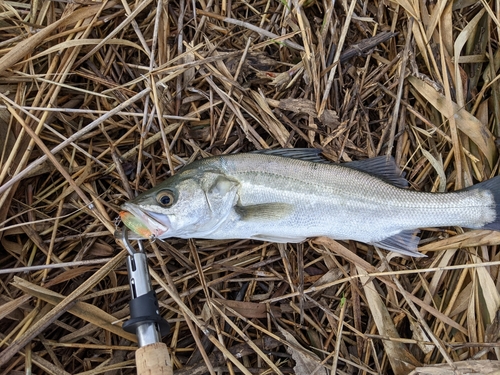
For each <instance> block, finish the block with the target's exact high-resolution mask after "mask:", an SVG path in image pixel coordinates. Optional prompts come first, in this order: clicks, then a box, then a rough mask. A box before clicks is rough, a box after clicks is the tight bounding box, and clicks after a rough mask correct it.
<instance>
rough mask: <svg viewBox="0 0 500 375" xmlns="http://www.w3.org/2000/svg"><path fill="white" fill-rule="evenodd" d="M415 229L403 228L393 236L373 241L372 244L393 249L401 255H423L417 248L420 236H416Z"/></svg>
mask: <svg viewBox="0 0 500 375" xmlns="http://www.w3.org/2000/svg"><path fill="white" fill-rule="evenodd" d="M417 232H418V231H416V230H404V231H402V232H400V233H398V234H396V235H394V236H391V237H388V238H385V239H383V240H382V241H379V242H375V243H373V245H375V246H379V247H381V248H383V249H386V250H389V251H394V252H396V253H400V254H403V255H409V256H412V257H424V256H425V255H423V254H420V253H419V252H418V250H417V247H418V242H419V241H420V238H419V237H418V236H417Z"/></svg>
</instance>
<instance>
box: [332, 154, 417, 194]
mask: <svg viewBox="0 0 500 375" xmlns="http://www.w3.org/2000/svg"><path fill="white" fill-rule="evenodd" d="M341 165H342V166H343V167H347V168H351V169H356V170H357V171H361V172H365V173H368V174H371V175H372V176H376V177H378V178H380V179H382V180H384V181H386V182H388V183H390V184H392V185H394V186H397V187H400V188H406V187H408V181H407V180H406V179H405V178H404V174H403V172H402V171H401V169H399V167H398V166H397V165H396V162H395V161H394V158H393V157H392V156H391V157H390V158H389V159H388V158H387V157H386V156H377V157H376V158H371V159H365V160H357V161H351V162H349V163H342V164H341Z"/></svg>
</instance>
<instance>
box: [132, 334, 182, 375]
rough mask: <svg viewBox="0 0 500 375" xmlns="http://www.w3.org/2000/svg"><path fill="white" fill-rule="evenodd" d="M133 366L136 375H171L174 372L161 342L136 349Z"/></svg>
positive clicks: (168, 355)
mask: <svg viewBox="0 0 500 375" xmlns="http://www.w3.org/2000/svg"><path fill="white" fill-rule="evenodd" d="M135 364H136V366H137V375H172V374H173V372H174V369H173V367H172V361H171V360H170V354H169V352H168V348H167V345H165V344H164V343H162V342H158V343H155V344H150V345H147V346H143V347H142V348H139V349H137V350H136V352H135Z"/></svg>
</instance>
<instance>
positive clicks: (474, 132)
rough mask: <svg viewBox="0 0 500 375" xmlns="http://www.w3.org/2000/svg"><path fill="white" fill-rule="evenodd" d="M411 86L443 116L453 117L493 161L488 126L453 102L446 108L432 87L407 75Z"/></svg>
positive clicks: (491, 142) (492, 147)
mask: <svg viewBox="0 0 500 375" xmlns="http://www.w3.org/2000/svg"><path fill="white" fill-rule="evenodd" d="M408 80H409V82H410V83H411V84H412V86H413V87H414V88H415V89H416V90H417V91H418V92H419V93H420V95H422V96H423V97H424V98H425V99H426V100H427V101H429V103H430V104H432V105H433V106H434V107H435V108H436V109H437V110H438V111H439V112H441V114H442V115H443V116H444V117H445V118H450V117H451V116H454V117H455V121H456V124H457V127H458V128H459V129H460V130H461V131H462V132H463V133H464V134H466V135H467V136H468V137H469V138H470V139H471V140H472V141H473V142H474V143H475V144H476V145H477V147H478V149H479V150H481V152H482V153H483V154H484V155H485V156H486V158H487V159H488V162H489V163H490V166H493V164H494V163H495V156H496V155H497V149H496V146H495V139H494V137H493V135H492V134H491V132H490V131H489V129H488V128H486V127H485V126H484V125H483V124H482V123H481V122H480V121H479V120H478V119H477V118H475V117H474V116H473V115H472V114H470V112H468V111H466V110H465V109H464V108H460V107H459V106H458V105H457V104H456V103H453V108H448V106H447V100H446V98H445V97H444V95H442V94H440V93H439V92H437V91H436V90H434V88H433V87H432V86H430V85H428V84H427V83H425V82H424V81H422V80H420V79H418V78H415V77H408Z"/></svg>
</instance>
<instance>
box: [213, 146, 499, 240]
mask: <svg viewBox="0 0 500 375" xmlns="http://www.w3.org/2000/svg"><path fill="white" fill-rule="evenodd" d="M255 159H256V160H255V161H254V160H252V161H251V162H249V161H248V158H245V157H234V158H231V159H225V160H224V159H223V160H224V161H226V162H225V163H221V167H222V169H223V171H224V173H226V174H227V175H228V176H232V177H234V178H236V179H237V180H239V181H241V183H242V189H241V192H240V195H239V196H240V200H241V203H242V204H243V205H244V206H246V205H254V204H265V203H270V202H284V203H287V202H295V204H296V208H295V210H294V212H293V214H292V215H290V216H288V217H287V218H285V219H284V220H277V221H275V222H274V223H273V222H270V223H268V224H269V225H272V224H274V225H276V226H278V227H279V230H280V232H281V233H283V234H284V233H287V234H289V235H292V234H295V233H297V228H301V229H303V230H304V232H303V233H305V234H306V237H314V236H320V235H326V236H329V237H332V238H336V239H340V240H342V239H351V238H353V236H356V237H358V238H359V240H360V241H363V242H377V240H380V239H382V238H384V237H385V234H386V233H387V232H390V233H397V232H399V231H400V230H405V229H415V228H418V227H433V226H469V227H470V226H471V225H472V226H473V227H481V226H483V225H484V224H486V223H487V222H489V221H491V220H493V219H494V218H495V216H494V215H495V212H494V209H491V208H489V207H491V205H492V203H493V198H492V195H491V194H489V193H486V194H485V193H484V192H481V191H464V192H460V193H453V194H451V195H450V194H431V193H419V192H414V191H410V190H403V189H400V188H397V187H395V186H392V185H390V184H388V183H386V182H384V181H382V180H380V179H378V178H376V177H374V176H370V175H368V176H367V174H366V173H362V172H359V171H357V170H352V169H349V168H346V167H342V166H341V165H333V164H319V163H310V162H304V161H301V160H296V159H290V160H289V161H288V162H287V163H283V162H282V161H281V160H273V161H271V162H269V158H268V157H267V155H258V154H257V155H256V158H255ZM254 162H255V163H254ZM256 164H257V165H259V164H260V165H262V164H265V165H266V168H265V170H261V169H257V168H255V165H256ZM270 181H272V182H273V183H272V184H271V185H270ZM464 207H467V208H468V209H466V210H464ZM485 208H486V210H485ZM485 212H486V213H485ZM471 223H472V224H471ZM359 225H367V226H366V227H365V228H364V230H363V233H361V234H360V233H359ZM231 229H233V228H231V224H229V225H228V226H227V227H223V228H221V231H222V232H223V233H230V234H227V236H229V237H226V238H231V236H237V237H232V238H239V237H240V236H242V235H243V234H242V233H238V231H237V230H243V231H244V230H245V227H244V226H243V225H241V226H239V228H234V229H235V230H231ZM259 229H260V228H259ZM221 235H222V233H221ZM285 237H286V236H285ZM374 240H375V241H374Z"/></svg>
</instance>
